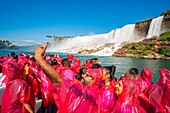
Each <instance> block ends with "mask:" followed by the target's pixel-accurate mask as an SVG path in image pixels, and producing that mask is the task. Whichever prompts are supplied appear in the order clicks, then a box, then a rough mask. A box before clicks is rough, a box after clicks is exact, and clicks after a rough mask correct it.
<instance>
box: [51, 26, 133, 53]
mask: <svg viewBox="0 0 170 113" xmlns="http://www.w3.org/2000/svg"><path fill="white" fill-rule="evenodd" d="M134 31H135V24H129V25H126V26H124V27H122V28H121V29H114V30H112V31H111V32H109V33H106V34H99V35H93V36H78V37H73V38H52V41H51V45H50V46H49V47H48V51H55V52H78V50H80V49H81V48H82V49H86V48H87V49H89V48H94V47H99V46H103V45H105V44H106V43H115V50H117V49H118V48H120V47H121V43H123V42H133V41H135V35H134V34H135V33H134ZM115 50H111V48H110V50H109V51H110V52H111V53H110V54H108V55H111V54H113V52H114V51H115ZM105 51H107V50H105ZM107 52H108V51H107ZM97 54H98V55H101V53H96V54H95V55H97ZM103 54H104V51H103Z"/></svg>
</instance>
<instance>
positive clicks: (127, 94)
mask: <svg viewBox="0 0 170 113" xmlns="http://www.w3.org/2000/svg"><path fill="white" fill-rule="evenodd" d="M121 82H122V83H121ZM119 84H120V85H121V84H122V86H121V87H120V89H121V88H122V91H121V92H120V94H118V96H119V99H120V100H121V101H124V100H129V101H131V100H133V99H135V98H137V96H136V95H137V94H138V93H137V85H136V82H135V80H132V79H130V78H128V77H123V78H121V79H120V81H119V83H118V84H117V85H116V91H118V89H117V88H118V85H119Z"/></svg>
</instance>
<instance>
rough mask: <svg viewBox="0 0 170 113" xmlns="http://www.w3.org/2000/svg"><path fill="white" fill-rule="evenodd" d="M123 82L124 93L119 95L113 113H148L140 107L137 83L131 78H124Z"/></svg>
mask: <svg viewBox="0 0 170 113" xmlns="http://www.w3.org/2000/svg"><path fill="white" fill-rule="evenodd" d="M122 81H123V91H122V93H121V94H120V95H119V97H118V100H117V101H116V106H115V107H114V109H113V111H112V113H146V111H145V110H144V109H143V108H142V107H141V106H140V105H139V101H138V96H139V93H138V89H137V87H138V86H137V85H136V82H135V81H134V80H131V79H129V78H122Z"/></svg>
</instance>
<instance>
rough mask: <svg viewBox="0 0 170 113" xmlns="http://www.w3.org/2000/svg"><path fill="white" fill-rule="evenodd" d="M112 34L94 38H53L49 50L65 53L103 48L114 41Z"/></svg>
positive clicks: (94, 36)
mask: <svg viewBox="0 0 170 113" xmlns="http://www.w3.org/2000/svg"><path fill="white" fill-rule="evenodd" d="M111 33H112V32H111ZM111 33H108V34H99V35H93V36H77V37H73V38H53V39H52V41H51V44H50V47H49V48H48V50H49V51H65V50H67V49H81V48H91V47H94V46H102V45H104V44H106V43H109V42H110V41H111V40H112V37H110V34H111Z"/></svg>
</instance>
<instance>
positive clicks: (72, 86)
mask: <svg viewBox="0 0 170 113" xmlns="http://www.w3.org/2000/svg"><path fill="white" fill-rule="evenodd" d="M46 48H47V44H45V45H44V46H41V47H38V48H37V49H36V50H35V53H34V55H31V54H29V53H28V54H26V55H24V54H22V53H20V54H15V52H11V54H10V55H6V56H0V72H1V73H2V76H3V77H4V78H5V79H4V80H3V83H2V84H5V86H6V88H5V91H4V94H3V96H2V104H1V113H34V112H35V104H36V101H35V100H36V99H42V106H41V107H40V109H39V110H38V111H37V113H56V112H57V113H170V70H168V69H166V68H162V69H160V78H159V81H158V82H151V79H152V71H151V70H150V69H149V68H148V67H147V66H146V67H144V68H143V70H142V71H141V72H138V69H137V68H133V67H132V68H131V69H129V70H128V71H127V72H125V74H123V75H120V77H119V78H115V76H114V74H115V71H116V66H114V65H111V66H102V63H101V62H100V61H99V60H98V59H97V58H92V59H87V60H86V61H85V62H83V63H81V59H80V58H78V57H74V55H72V54H68V55H67V56H65V58H61V57H60V56H58V55H50V54H45V51H46ZM106 60H107V58H106ZM81 64H82V65H81Z"/></svg>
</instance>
